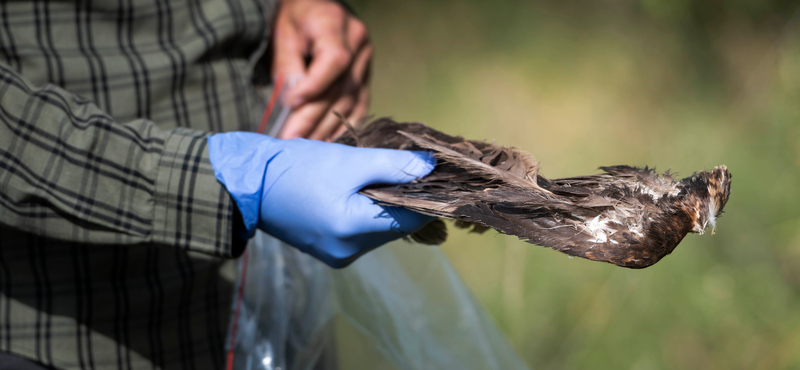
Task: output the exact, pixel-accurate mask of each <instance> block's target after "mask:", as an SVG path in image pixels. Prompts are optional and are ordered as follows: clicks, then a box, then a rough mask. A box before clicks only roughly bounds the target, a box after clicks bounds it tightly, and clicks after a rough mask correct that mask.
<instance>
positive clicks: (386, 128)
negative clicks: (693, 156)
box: [337, 118, 731, 268]
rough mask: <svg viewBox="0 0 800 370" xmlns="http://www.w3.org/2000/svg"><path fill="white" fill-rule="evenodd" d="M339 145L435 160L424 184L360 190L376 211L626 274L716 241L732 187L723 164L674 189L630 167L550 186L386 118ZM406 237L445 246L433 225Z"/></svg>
mask: <svg viewBox="0 0 800 370" xmlns="http://www.w3.org/2000/svg"><path fill="white" fill-rule="evenodd" d="M337 142H338V143H342V144H346V145H351V146H360V147H371V148H390V149H401V150H428V151H432V152H433V153H434V154H435V155H436V157H437V159H438V164H437V166H436V168H435V169H434V170H433V172H432V173H431V174H429V175H428V176H426V177H424V178H420V179H417V180H415V181H413V182H411V183H408V184H403V185H379V186H373V187H369V188H365V189H362V191H361V193H362V194H364V195H366V196H368V197H370V198H372V199H373V200H374V201H375V202H377V203H378V204H381V205H391V206H401V207H406V208H408V209H411V210H414V211H417V212H419V213H422V214H426V215H429V216H434V217H441V218H448V219H454V220H456V226H458V227H472V228H473V231H477V232H482V231H485V230H486V229H488V228H493V229H495V230H497V231H499V232H501V233H504V234H508V235H515V236H517V237H519V238H520V239H523V240H525V241H527V242H529V243H533V244H538V245H541V246H545V247H549V248H553V249H555V250H558V251H561V252H563V253H566V254H568V255H571V256H578V257H583V258H587V259H590V260H593V261H604V262H609V263H613V264H615V265H617V266H623V267H629V268H644V267H647V266H650V265H652V264H654V263H656V262H658V261H659V260H661V258H663V257H664V256H666V255H667V254H669V253H671V252H672V251H673V250H674V249H675V247H676V246H677V245H678V243H680V241H681V240H682V239H683V237H684V236H686V234H688V233H690V232H691V233H698V234H703V233H704V231H705V230H706V229H707V228H708V227H711V231H712V234H713V233H714V230H715V228H716V221H717V219H718V218H719V217H720V215H721V214H722V210H723V208H724V207H725V203H727V201H728V196H729V194H730V186H731V174H730V172H728V169H727V167H725V166H724V165H722V166H717V167H715V168H714V169H713V170H711V171H705V172H698V173H695V174H693V175H692V176H689V177H686V178H684V179H682V180H680V181H675V180H674V179H673V178H672V176H671V175H670V174H669V173H664V174H663V175H660V176H659V175H658V174H657V173H656V172H655V170H652V169H649V168H647V167H645V168H637V167H630V166H610V167H600V169H601V170H602V171H604V173H601V174H598V175H588V176H578V177H568V178H561V179H547V178H545V177H544V176H542V175H541V174H539V164H538V163H537V162H536V160H535V159H534V157H533V156H532V155H530V154H529V153H527V152H524V151H522V150H519V149H515V148H511V147H506V146H498V145H496V144H494V143H488V142H484V141H477V140H465V139H463V138H461V137H454V136H449V135H446V134H444V133H441V132H439V131H436V130H434V129H432V128H430V127H427V126H425V125H424V124H422V123H398V122H394V121H392V120H391V119H388V118H382V119H378V120H375V121H373V122H372V123H370V124H368V125H364V126H363V127H359V128H353V127H352V126H350V130H349V131H348V132H347V133H345V134H344V135H342V136H341V137H340V138H339V139H338V140H337ZM411 237H412V238H413V239H414V240H416V241H418V242H422V243H427V244H439V243H441V242H443V241H444V240H445V239H446V237H447V231H446V226H445V224H444V222H442V221H441V220H437V221H434V222H432V223H431V224H429V225H428V226H426V227H425V228H423V229H422V230H420V231H419V232H417V233H416V234H414V235H412V236H411Z"/></svg>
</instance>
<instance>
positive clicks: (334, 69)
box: [289, 8, 366, 107]
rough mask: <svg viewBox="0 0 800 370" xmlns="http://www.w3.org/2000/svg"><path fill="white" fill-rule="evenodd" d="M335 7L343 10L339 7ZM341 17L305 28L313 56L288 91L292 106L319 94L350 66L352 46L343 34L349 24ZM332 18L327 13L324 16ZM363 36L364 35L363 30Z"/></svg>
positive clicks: (345, 34) (345, 33)
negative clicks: (300, 79) (301, 79)
mask: <svg viewBox="0 0 800 370" xmlns="http://www.w3.org/2000/svg"><path fill="white" fill-rule="evenodd" d="M336 9H339V12H343V10H341V8H336ZM345 16H346V15H345ZM345 16H343V17H342V19H340V20H339V21H338V22H336V21H333V20H329V21H328V22H321V23H322V24H320V25H316V26H314V27H310V28H309V31H308V32H309V38H310V39H311V43H312V46H311V51H312V57H313V59H312V61H311V65H309V67H308V74H307V76H306V78H305V79H304V80H303V81H302V82H301V83H300V84H298V85H297V87H295V88H294V90H293V91H292V93H291V94H290V95H291V96H290V97H289V99H290V100H289V101H290V103H291V104H292V106H293V107H297V106H299V105H302V104H303V102H305V101H308V100H311V99H313V98H315V97H317V96H319V95H321V94H323V93H324V92H325V91H326V90H327V89H328V88H330V86H332V85H333V84H334V82H335V81H336V80H337V79H339V78H340V77H341V76H342V75H343V74H344V73H345V72H346V71H347V70H348V68H349V67H350V65H351V63H352V61H353V49H352V48H350V46H349V42H348V41H349V40H348V37H346V36H347V33H348V26H349V25H348V22H345V19H346V17H345ZM335 17H336V16H335V15H334V16H329V17H328V19H330V18H335ZM364 32H366V30H365V31H364ZM363 37H366V33H364V35H363Z"/></svg>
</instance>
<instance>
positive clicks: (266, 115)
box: [257, 74, 283, 134]
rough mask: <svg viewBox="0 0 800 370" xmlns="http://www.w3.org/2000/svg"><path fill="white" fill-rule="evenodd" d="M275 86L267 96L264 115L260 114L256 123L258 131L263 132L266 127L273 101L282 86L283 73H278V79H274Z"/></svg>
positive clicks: (273, 105)
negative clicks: (259, 119) (267, 101)
mask: <svg viewBox="0 0 800 370" xmlns="http://www.w3.org/2000/svg"><path fill="white" fill-rule="evenodd" d="M274 86H275V88H273V89H272V96H270V97H269V103H267V109H264V115H262V116H261V123H259V124H258V131H257V132H259V133H262V134H263V133H265V132H264V129H266V128H267V123H268V122H269V116H270V115H271V114H272V108H275V102H277V101H278V95H280V94H281V87H283V75H282V74H279V75H278V79H277V80H276V81H275V85H274Z"/></svg>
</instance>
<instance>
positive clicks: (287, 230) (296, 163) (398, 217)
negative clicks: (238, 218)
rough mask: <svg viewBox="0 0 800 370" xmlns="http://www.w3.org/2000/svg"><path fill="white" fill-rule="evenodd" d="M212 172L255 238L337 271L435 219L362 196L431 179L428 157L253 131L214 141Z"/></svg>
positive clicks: (433, 162) (430, 158)
mask: <svg viewBox="0 0 800 370" xmlns="http://www.w3.org/2000/svg"><path fill="white" fill-rule="evenodd" d="M208 150H209V156H210V159H211V165H212V166H213V167H214V172H215V175H216V178H217V179H218V180H219V181H220V182H221V183H222V184H223V185H225V187H226V189H227V190H228V192H229V193H230V194H231V195H232V196H233V198H234V201H235V202H236V204H237V206H238V207H239V210H240V212H241V213H242V218H243V219H244V224H245V227H246V229H247V232H246V235H243V237H244V238H250V237H251V236H253V234H254V233H255V229H256V227H258V228H259V229H261V230H263V231H265V232H267V233H268V234H270V235H272V236H275V237H277V238H278V239H281V240H283V241H285V242H286V243H289V244H291V245H293V246H295V247H297V248H298V249H300V250H302V251H303V252H306V253H308V254H310V255H312V256H314V257H316V258H317V259H319V260H321V261H322V262H325V263H326V264H327V265H329V266H331V267H335V268H338V267H344V266H347V265H348V264H350V263H351V262H353V261H354V260H355V259H356V258H358V257H359V256H361V255H362V254H364V253H366V252H368V251H370V250H372V249H374V248H376V247H378V246H380V245H382V244H384V243H386V242H389V241H391V240H394V239H397V238H399V237H402V236H404V235H407V234H409V233H412V232H414V231H417V230H419V229H420V228H422V227H423V226H425V225H426V224H427V223H428V222H430V221H432V220H433V218H431V217H428V216H423V215H421V214H418V213H416V212H412V211H409V210H407V209H404V208H397V207H383V206H378V205H376V204H374V203H373V201H372V200H371V199H369V198H367V197H365V196H363V195H361V194H358V191H359V190H360V189H362V188H363V187H365V186H367V185H371V184H399V183H405V182H409V181H411V180H414V179H416V178H418V177H422V176H425V175H427V174H428V173H430V172H431V170H433V168H434V166H435V165H436V160H435V158H434V157H433V156H431V155H430V154H429V153H426V152H412V151H401V150H390V149H371V148H354V147H350V146H346V145H341V144H332V143H325V142H320V141H311V140H305V139H293V140H279V139H274V138H271V137H269V136H265V135H260V134H255V133H249V132H229V133H222V134H216V135H212V136H210V137H209V138H208Z"/></svg>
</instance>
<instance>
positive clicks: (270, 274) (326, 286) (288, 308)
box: [228, 232, 526, 370]
mask: <svg viewBox="0 0 800 370" xmlns="http://www.w3.org/2000/svg"><path fill="white" fill-rule="evenodd" d="M238 268H239V273H240V274H239V278H238V281H237V286H238V287H239V288H240V289H237V293H236V295H235V297H234V307H233V308H234V309H233V312H234V314H233V316H234V319H232V320H231V329H230V331H229V337H228V339H229V340H228V346H229V347H228V349H229V352H228V353H229V358H228V360H229V362H228V369H237V370H243V369H247V370H251V369H265V370H271V369H283V370H286V369H335V368H339V367H342V368H348V369H350V368H365V369H366V368H370V369H371V368H378V367H380V368H394V369H398V370H406V369H409V370H410V369H525V368H526V366H525V365H524V364H523V363H522V361H521V360H520V359H519V357H518V356H517V355H516V354H515V353H514V351H513V350H512V349H511V347H510V346H509V345H508V343H507V342H506V340H505V338H504V337H503V336H502V334H501V333H500V332H499V331H498V330H497V328H496V327H495V325H494V324H493V323H492V322H491V320H490V319H489V318H488V317H487V315H486V313H485V312H484V311H483V309H482V308H481V307H480V305H479V304H478V303H477V302H476V300H475V298H474V297H473V296H472V294H471V293H470V292H469V290H468V289H467V288H466V287H465V286H464V284H463V282H462V281H461V279H460V278H459V277H458V274H457V273H456V272H455V271H454V270H453V268H452V266H451V265H450V264H449V262H448V260H447V258H446V257H445V256H444V255H443V253H442V252H441V250H440V249H439V248H435V247H433V248H432V247H427V246H421V245H412V244H408V243H405V242H402V241H400V242H395V243H390V245H387V246H384V247H381V248H379V249H377V250H375V251H373V252H370V253H368V254H366V255H364V256H363V257H361V258H360V259H359V260H358V261H356V262H355V263H354V264H352V265H351V266H349V267H347V268H345V269H341V270H333V269H330V268H328V267H326V266H325V265H323V264H322V263H320V262H318V261H316V260H314V259H313V258H311V257H310V256H308V255H305V254H303V253H301V252H299V251H297V250H296V249H294V248H292V247H290V246H287V245H285V244H284V243H282V242H280V241H278V240H276V239H274V238H272V237H270V236H269V235H267V234H264V233H261V232H258V233H257V234H256V236H255V237H254V238H253V239H252V240H251V241H250V243H249V244H248V247H247V251H246V256H243V257H242V259H241V260H240V261H239V267H238ZM237 312H238V314H237Z"/></svg>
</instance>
